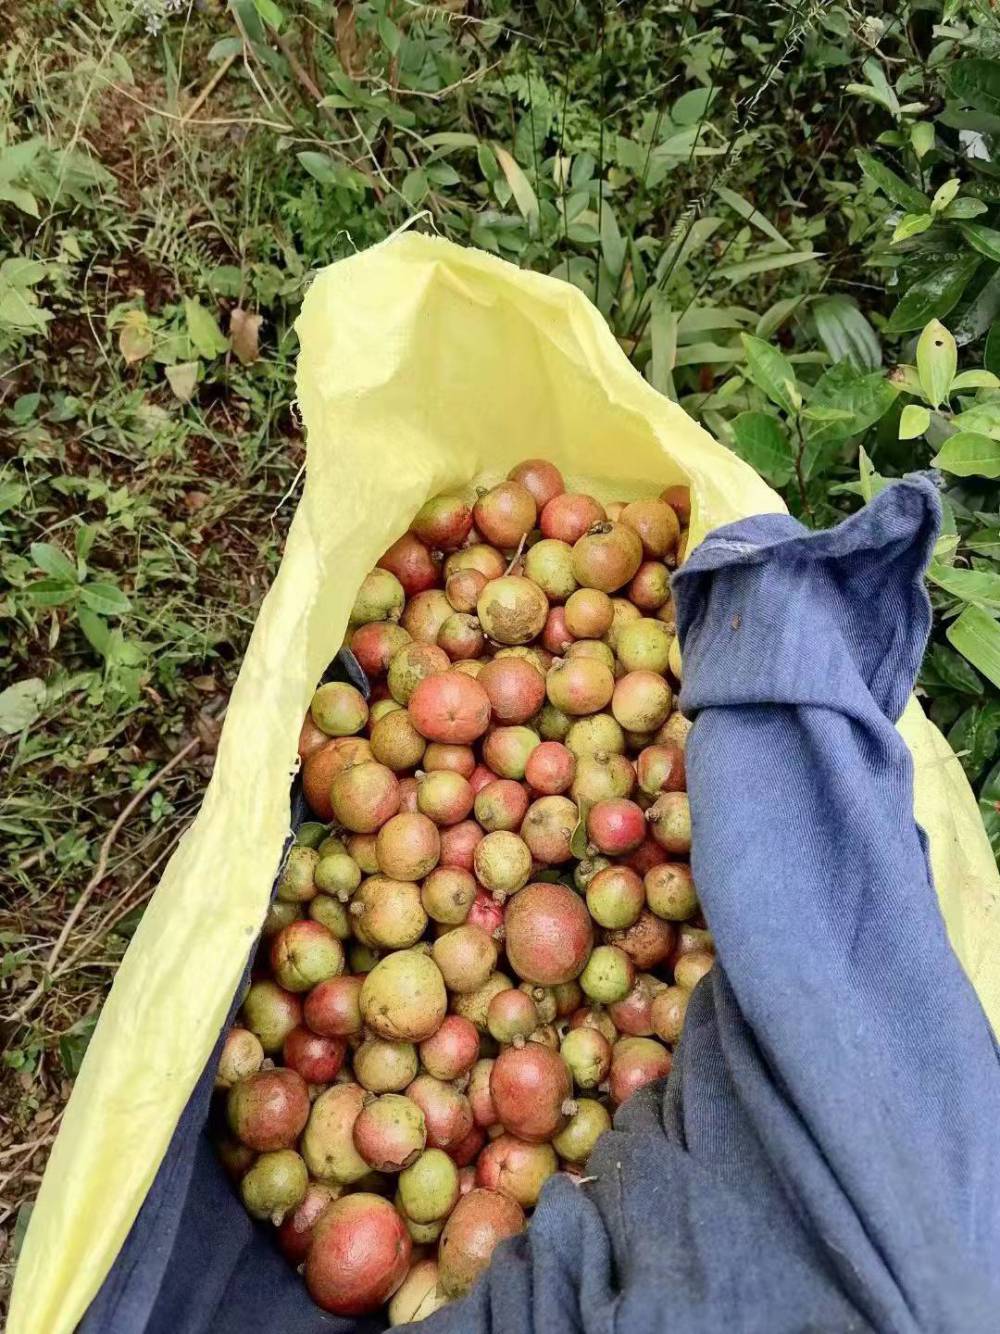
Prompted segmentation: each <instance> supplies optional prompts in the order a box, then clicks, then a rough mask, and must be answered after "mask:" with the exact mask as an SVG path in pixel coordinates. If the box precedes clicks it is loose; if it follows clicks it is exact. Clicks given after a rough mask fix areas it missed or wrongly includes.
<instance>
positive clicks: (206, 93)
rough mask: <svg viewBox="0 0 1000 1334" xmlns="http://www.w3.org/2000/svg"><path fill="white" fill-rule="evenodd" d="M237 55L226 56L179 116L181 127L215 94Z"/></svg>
mask: <svg viewBox="0 0 1000 1334" xmlns="http://www.w3.org/2000/svg"><path fill="white" fill-rule="evenodd" d="M238 55H239V52H238V51H232V52H230V54H229V55H228V56H226V58H225V60H224V61H223V62H222V64H221V65H220V66H219V68H218V69H217V70H216V71H215V73H214V74H213V75H212V77H211V78H210V79H209V81H208V83H206V84H205V86H204V88H203V89H202V90H201V92H200V93H199V94H198V96H197V97H196V98H195V99H194V101H193V102H192V103H191V105H190V106H189V107H188V109H187V111H185V112H184V114H183V115H182V116H181V124H182V125H184V124H186V123H187V122H188V121H189V120H190V119H191V117H192V116H193V115H194V114H195V112H196V111H200V110H201V108H202V107H203V106H204V105H205V103H206V102H207V101H208V99H209V98H210V97H211V96H212V94H213V93H214V92H215V90H216V88H218V86H219V84H220V83H221V82H222V80H223V79H224V78H225V77H226V75H227V74H228V73H229V70H230V69H231V68H232V65H233V63H234V62H235V60H236V57H237V56H238Z"/></svg>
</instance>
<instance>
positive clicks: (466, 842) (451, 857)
mask: <svg viewBox="0 0 1000 1334" xmlns="http://www.w3.org/2000/svg"><path fill="white" fill-rule="evenodd" d="M469 781H470V782H472V779H471V778H470V780H469ZM473 786H474V785H473ZM482 837H483V831H482V830H481V829H480V827H479V826H478V825H477V824H476V822H475V820H462V821H461V822H460V823H459V824H453V825H449V826H448V827H447V828H446V829H442V830H441V856H440V859H439V863H438V864H439V866H441V867H446V866H447V867H454V868H456V869H458V870H463V871H471V870H472V866H473V858H474V856H475V851H476V845H477V844H478V843H479V842H480V840H481V839H482ZM431 916H432V917H433V916H434V914H433V913H431ZM436 920H441V919H436Z"/></svg>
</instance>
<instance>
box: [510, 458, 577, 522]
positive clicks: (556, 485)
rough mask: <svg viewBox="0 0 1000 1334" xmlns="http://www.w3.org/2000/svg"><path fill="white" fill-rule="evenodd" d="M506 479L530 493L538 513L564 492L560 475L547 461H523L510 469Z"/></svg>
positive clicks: (564, 488) (552, 464)
mask: <svg viewBox="0 0 1000 1334" xmlns="http://www.w3.org/2000/svg"><path fill="white" fill-rule="evenodd" d="M507 479H508V481H511V482H520V483H521V485H522V486H523V487H524V489H525V490H526V491H530V492H531V495H532V497H533V499H534V502H535V504H536V505H537V506H538V509H539V512H541V511H542V510H543V509H544V508H545V506H546V505H547V504H548V503H549V501H550V500H553V499H554V498H555V497H556V496H561V495H562V493H563V492H564V491H565V490H566V484H565V483H564V482H563V476H562V473H561V472H560V471H559V469H558V468H557V467H556V465H555V464H554V463H549V461H548V460H547V459H525V460H524V461H523V462H522V463H518V464H517V465H516V466H515V467H513V468H511V470H510V472H509V473H508V474H507Z"/></svg>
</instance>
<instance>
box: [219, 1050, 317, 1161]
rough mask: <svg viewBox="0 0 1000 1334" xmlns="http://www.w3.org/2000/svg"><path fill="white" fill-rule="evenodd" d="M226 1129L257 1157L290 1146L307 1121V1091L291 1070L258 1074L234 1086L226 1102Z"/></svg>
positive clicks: (249, 1076)
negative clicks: (227, 1127) (258, 1154)
mask: <svg viewBox="0 0 1000 1334" xmlns="http://www.w3.org/2000/svg"><path fill="white" fill-rule="evenodd" d="M226 1119H227V1121H228V1123H229V1129H230V1130H231V1131H232V1132H233V1134H234V1135H235V1136H236V1138H237V1139H238V1140H240V1142H241V1143H243V1144H245V1145H246V1146H247V1148H249V1149H256V1151H257V1152H258V1153H270V1152H271V1151H273V1150H274V1149H287V1148H290V1147H291V1146H292V1145H294V1143H295V1141H296V1140H297V1139H298V1137H299V1135H300V1134H301V1133H302V1129H303V1127H304V1126H305V1124H306V1122H307V1121H308V1119H309V1091H308V1089H307V1088H306V1082H305V1080H304V1079H303V1078H302V1076H301V1075H300V1074H297V1073H296V1072H295V1071H294V1070H286V1069H283V1068H280V1067H279V1068H276V1069H273V1070H258V1071H256V1072H255V1073H254V1074H252V1075H247V1077H246V1078H245V1079H241V1080H240V1081H239V1082H238V1083H236V1084H234V1085H233V1086H232V1088H231V1089H230V1090H229V1093H228V1095H227V1098H226Z"/></svg>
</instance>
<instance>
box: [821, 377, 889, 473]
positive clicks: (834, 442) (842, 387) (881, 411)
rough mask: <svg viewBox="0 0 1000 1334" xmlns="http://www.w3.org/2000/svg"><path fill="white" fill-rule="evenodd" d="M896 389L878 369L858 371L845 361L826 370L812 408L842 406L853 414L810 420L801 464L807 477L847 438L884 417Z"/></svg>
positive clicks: (859, 432) (831, 456) (865, 429)
mask: <svg viewBox="0 0 1000 1334" xmlns="http://www.w3.org/2000/svg"><path fill="white" fill-rule="evenodd" d="M897 393H898V387H897V385H896V384H895V383H894V382H893V381H892V380H890V379H888V378H886V376H884V375H880V374H878V373H877V372H871V373H870V374H868V375H859V374H858V373H857V371H855V370H854V368H853V367H852V366H851V365H850V363H849V362H846V361H842V362H840V363H839V364H838V365H836V366H831V367H830V369H829V370H828V371H825V372H824V374H823V375H821V376H820V378H819V380H818V381H817V382H816V386H815V388H814V389H813V391H812V394H811V395H810V398H809V407H810V409H815V408H818V407H822V406H825V407H830V408H839V409H842V410H843V411H846V412H848V413H849V414H850V415H849V417H847V418H846V419H843V420H835V421H825V422H817V423H816V424H815V425H814V424H812V423H811V422H810V423H809V429H808V431H807V433H806V447H805V451H804V453H803V464H802V469H803V474H804V476H805V477H806V479H807V480H808V479H809V478H810V477H812V476H813V475H814V474H815V473H816V472H817V470H818V469H820V468H821V465H823V464H825V463H827V462H829V461H830V459H832V458H833V457H834V456H835V454H836V451H837V450H839V449H840V448H841V447H842V445H843V444H844V442H845V441H847V440H849V439H850V438H851V437H852V436H857V435H861V434H862V433H863V432H864V431H867V430H868V428H869V427H870V426H873V425H874V424H875V422H877V421H878V420H879V419H880V418H881V417H883V416H884V415H885V413H886V412H888V410H889V408H890V407H892V405H893V403H894V402H895V399H896V395H897Z"/></svg>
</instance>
